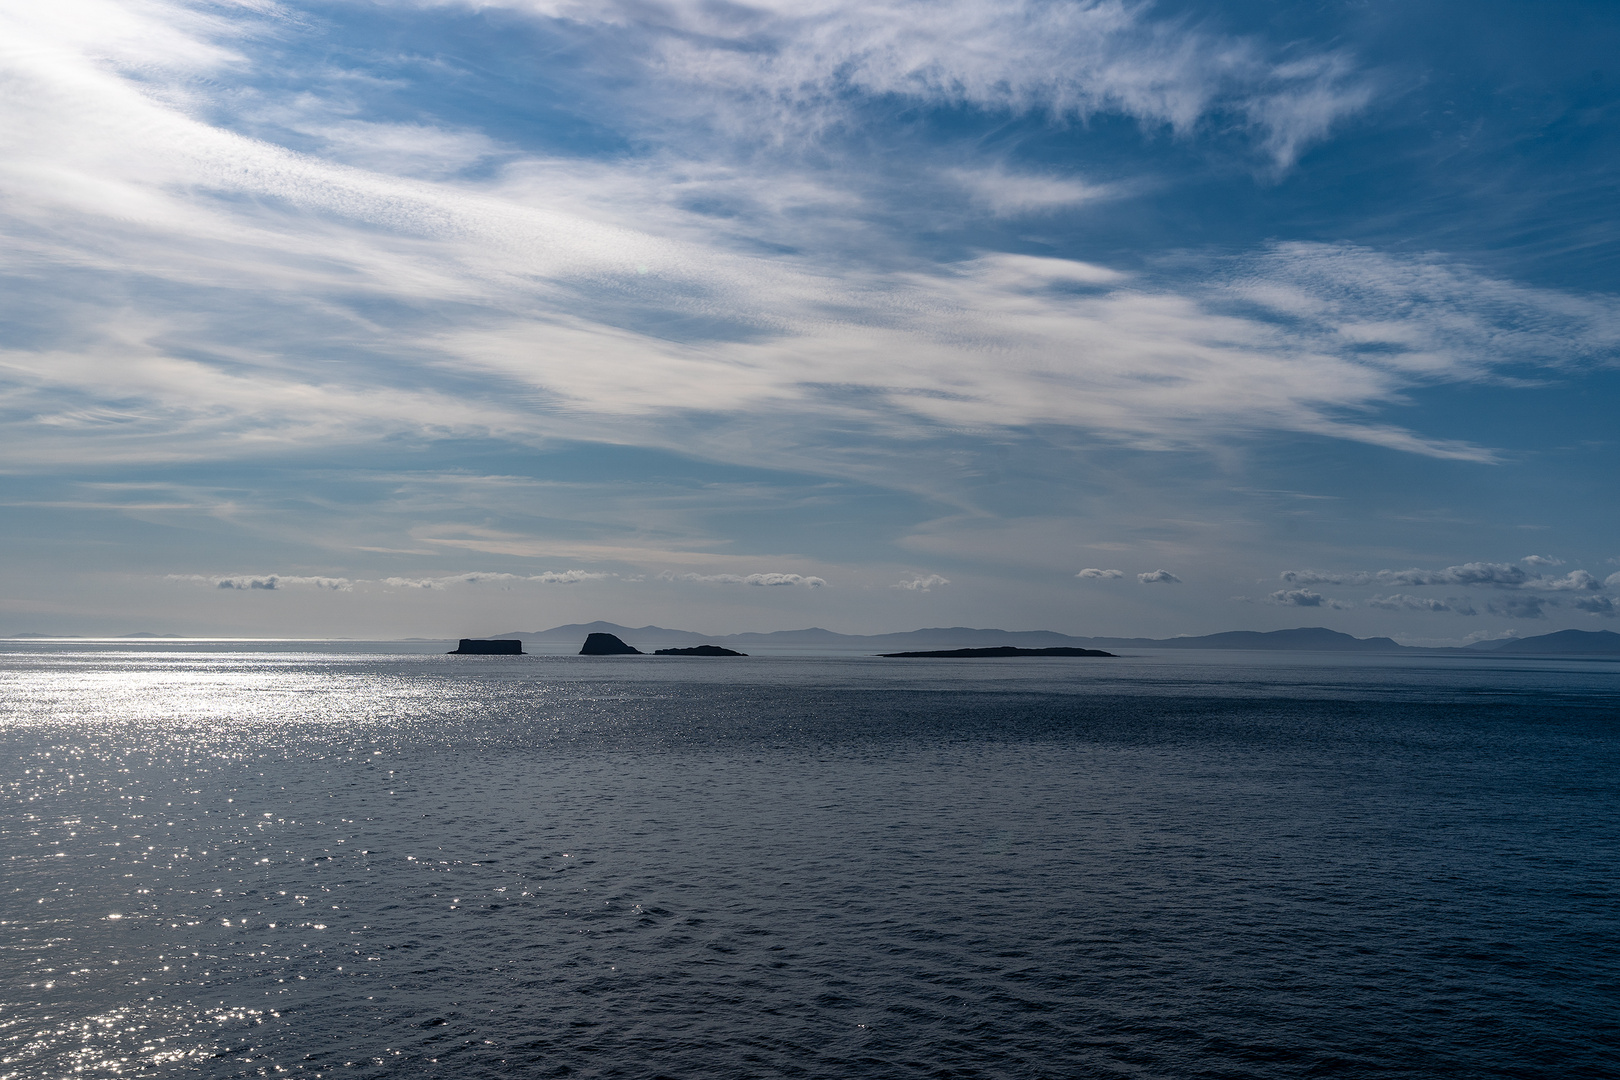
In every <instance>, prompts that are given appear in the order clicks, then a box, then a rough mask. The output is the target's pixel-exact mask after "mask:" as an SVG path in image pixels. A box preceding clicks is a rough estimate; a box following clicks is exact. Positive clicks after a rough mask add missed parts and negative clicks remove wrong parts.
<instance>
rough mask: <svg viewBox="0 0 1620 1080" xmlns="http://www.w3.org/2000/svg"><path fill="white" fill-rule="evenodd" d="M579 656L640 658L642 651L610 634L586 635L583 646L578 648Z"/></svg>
mask: <svg viewBox="0 0 1620 1080" xmlns="http://www.w3.org/2000/svg"><path fill="white" fill-rule="evenodd" d="M579 655H581V656H641V655H643V654H642V651H641V650H640V649H638V648H636V647H635V646H633V645H626V644H625V643H624V642H622V641H620V640H619V639H618V638H616V637H614V636H613V635H612V634H587V635H586V637H585V644H584V645H582V646H580V650H579Z"/></svg>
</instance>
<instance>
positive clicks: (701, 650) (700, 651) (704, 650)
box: [653, 645, 748, 656]
mask: <svg viewBox="0 0 1620 1080" xmlns="http://www.w3.org/2000/svg"><path fill="white" fill-rule="evenodd" d="M653 655H654V656H747V655H748V654H747V653H745V652H737V651H736V650H735V649H723V648H721V647H720V646H718V645H694V646H692V647H691V648H690V649H656V650H654V651H653Z"/></svg>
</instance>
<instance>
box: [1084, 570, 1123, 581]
mask: <svg viewBox="0 0 1620 1080" xmlns="http://www.w3.org/2000/svg"><path fill="white" fill-rule="evenodd" d="M1074 576H1075V577H1077V578H1084V579H1086V580H1088V581H1115V580H1117V579H1119V578H1122V577H1124V576H1125V571H1123V570H1099V569H1097V567H1095V566H1088V567H1086V568H1085V569H1084V570H1082V571H1080V572H1079V573H1078V574H1076V575H1074Z"/></svg>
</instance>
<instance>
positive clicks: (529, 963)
mask: <svg viewBox="0 0 1620 1080" xmlns="http://www.w3.org/2000/svg"><path fill="white" fill-rule="evenodd" d="M442 648H443V646H431V645H374V646H359V645H342V646H338V645H307V644H305V645H298V644H284V645H279V646H266V645H253V646H244V645H241V644H227V643H218V644H195V645H171V644H164V645H152V646H146V647H132V646H130V645H128V644H122V645H116V646H114V645H90V644H81V645H71V646H70V645H61V644H51V645H44V644H30V645H17V644H12V645H4V646H0V740H3V745H4V758H3V767H4V772H3V773H0V780H3V787H0V799H3V813H0V866H3V867H4V871H5V873H4V885H3V890H0V978H3V981H0V1080H3V1078H20V1077H29V1078H32V1077H68V1076H75V1077H83V1076H108V1077H112V1076H117V1077H123V1076H206V1077H236V1076H261V1075H279V1074H288V1073H306V1074H308V1073H341V1074H344V1075H355V1076H443V1077H458V1078H459V1077H547V1076H579V1077H609V1076H612V1077H621V1076H622V1077H656V1076H665V1077H744V1076H803V1077H846V1076H850V1077H852V1076H862V1077H1066V1076H1074V1077H1093V1076H1095V1077H1115V1076H1118V1077H1135V1078H1142V1077H1194V1076H1197V1077H1234V1078H1236V1077H1298V1076H1306V1075H1322V1076H1343V1077H1375V1076H1376V1077H1420V1076H1421V1077H1432V1076H1439V1075H1456V1076H1470V1077H1542V1076H1545V1077H1571V1076H1599V1075H1617V1074H1620V1053H1617V1052H1616V1050H1615V1047H1616V1046H1617V1045H1620V1024H1617V1020H1616V1018H1617V1014H1620V1009H1617V1006H1616V1002H1620V976H1617V972H1620V946H1617V942H1620V909H1617V895H1620V892H1617V871H1620V842H1617V829H1616V807H1620V709H1617V700H1620V698H1617V691H1620V664H1604V663H1599V662H1568V663H1563V662H1555V661H1523V662H1513V661H1508V662H1504V661H1496V662H1495V663H1494V664H1492V663H1490V662H1488V661H1483V660H1480V661H1474V660H1451V659H1447V660H1444V661H1410V660H1382V661H1369V660H1364V659H1355V660H1340V659H1335V658H1331V657H1326V658H1324V657H1314V658H1311V657H1306V658H1299V657H1276V656H1269V657H1268V656H1263V655H1255V654H1197V655H1195V656H1192V657H1189V656H1187V655H1175V654H1162V653H1161V654H1157V655H1154V654H1143V655H1139V656H1134V657H1126V658H1121V659H1119V660H1107V661H1093V660H1085V661H1074V660H1026V659H1020V660H998V661H948V660H947V661H941V660H933V661H894V660H877V659H866V658H814V657H786V658H768V657H750V658H748V659H746V660H721V661H715V660H702V659H688V658H634V657H631V658H616V657H615V658H597V657H550V656H526V657H447V656H443V655H439V654H438V651H439V650H442Z"/></svg>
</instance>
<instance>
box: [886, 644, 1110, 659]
mask: <svg viewBox="0 0 1620 1080" xmlns="http://www.w3.org/2000/svg"><path fill="white" fill-rule="evenodd" d="M882 655H883V656H885V657H891V658H895V657H918V656H931V657H937V658H941V659H950V658H953V657H954V658H957V659H963V658H968V659H971V658H974V657H995V656H1113V655H1114V654H1113V653H1111V652H1103V651H1102V650H1101V649H1069V648H1053V649H1019V648H1016V647H1014V646H1012V645H997V646H996V647H994V648H991V649H937V650H935V651H933V652H886V653H883V654H882Z"/></svg>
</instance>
